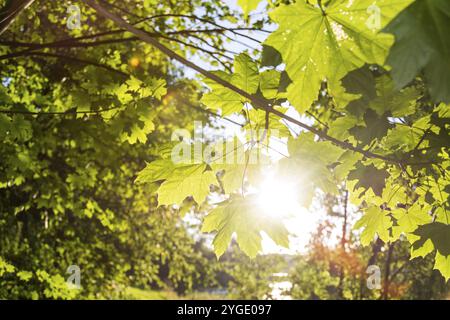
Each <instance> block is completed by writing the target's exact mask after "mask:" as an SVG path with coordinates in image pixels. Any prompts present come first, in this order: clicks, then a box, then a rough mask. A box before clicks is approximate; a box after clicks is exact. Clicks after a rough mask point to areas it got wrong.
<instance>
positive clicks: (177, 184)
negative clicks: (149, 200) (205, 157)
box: [157, 164, 216, 205]
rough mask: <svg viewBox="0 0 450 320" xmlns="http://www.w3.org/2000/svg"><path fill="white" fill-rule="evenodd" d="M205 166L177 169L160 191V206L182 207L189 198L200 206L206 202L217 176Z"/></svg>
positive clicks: (196, 165)
mask: <svg viewBox="0 0 450 320" xmlns="http://www.w3.org/2000/svg"><path fill="white" fill-rule="evenodd" d="M206 169H207V168H206V165H205V164H193V165H186V166H180V167H176V168H175V169H174V170H173V173H172V175H171V176H170V177H169V178H168V179H167V180H166V181H164V182H163V183H162V184H161V186H160V187H159V189H158V191H157V192H158V204H159V205H170V204H177V205H180V204H181V203H182V202H183V200H184V199H186V197H188V196H192V197H193V198H194V200H195V202H197V203H198V204H201V203H203V201H205V199H206V196H207V195H208V194H209V187H210V185H212V184H214V183H215V182H216V175H215V174H214V172H212V171H211V170H206Z"/></svg>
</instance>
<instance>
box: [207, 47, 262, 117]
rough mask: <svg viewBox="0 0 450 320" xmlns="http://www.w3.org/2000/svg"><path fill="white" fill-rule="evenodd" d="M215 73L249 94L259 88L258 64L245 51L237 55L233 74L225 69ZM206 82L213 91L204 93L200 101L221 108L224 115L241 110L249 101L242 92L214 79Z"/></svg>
mask: <svg viewBox="0 0 450 320" xmlns="http://www.w3.org/2000/svg"><path fill="white" fill-rule="evenodd" d="M214 73H215V74H216V75H217V76H219V77H221V78H222V79H224V80H225V81H227V82H229V83H231V84H233V85H235V86H236V87H238V88H240V89H242V90H244V91H245V92H247V93H249V94H254V93H256V91H257V90H258V86H259V74H258V66H257V64H256V62H255V61H253V60H252V59H251V58H250V57H249V56H248V55H247V54H245V53H241V54H240V55H238V56H237V57H236V59H235V61H234V73H233V74H232V75H229V74H227V73H225V72H223V71H215V72H214ZM204 82H205V83H206V84H207V85H208V87H209V88H210V89H211V91H210V92H208V93H206V94H204V95H203V97H202V99H201V100H200V101H201V102H202V103H203V104H204V105H206V106H207V107H208V108H209V109H212V110H221V111H222V115H223V116H226V115H230V114H232V113H236V112H240V111H241V110H242V107H243V104H244V103H245V102H247V100H246V99H245V98H244V97H242V96H241V95H240V94H238V93H236V92H234V91H232V90H230V89H228V88H226V87H224V86H222V85H220V84H218V83H216V82H214V81H212V80H209V79H205V80H204Z"/></svg>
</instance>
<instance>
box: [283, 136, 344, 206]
mask: <svg viewBox="0 0 450 320" xmlns="http://www.w3.org/2000/svg"><path fill="white" fill-rule="evenodd" d="M288 151H289V155H290V157H289V158H284V159H282V160H280V166H279V170H280V173H279V174H280V176H282V177H285V178H286V179H288V180H293V179H294V180H296V182H297V183H298V184H299V188H300V189H301V190H302V193H303V197H302V198H304V203H305V204H306V205H307V204H309V203H310V201H311V197H312V195H313V192H314V189H315V188H320V189H321V190H322V191H324V192H328V193H333V194H335V193H336V192H337V187H336V181H335V179H334V176H333V174H332V171H331V169H330V166H331V165H332V164H334V163H337V162H338V160H339V158H340V156H341V155H342V153H343V150H342V149H340V148H338V147H336V146H334V145H333V144H332V143H330V142H328V141H316V140H315V139H314V135H313V134H310V133H304V134H301V135H300V136H299V137H298V138H297V139H293V138H291V139H289V140H288ZM306 195H307V197H306Z"/></svg>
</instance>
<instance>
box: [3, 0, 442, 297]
mask: <svg viewBox="0 0 450 320" xmlns="http://www.w3.org/2000/svg"><path fill="white" fill-rule="evenodd" d="M9 3H10V2H8V4H9ZM113 3H114V4H117V6H112V7H111V8H109V7H108V10H109V9H111V10H112V11H113V12H115V13H117V10H120V7H123V8H127V10H128V7H130V10H131V11H132V12H133V16H138V17H139V16H142V17H152V18H151V19H150V20H151V21H147V22H146V24H143V23H139V24H135V25H138V26H139V27H140V28H143V30H146V31H149V32H151V33H152V34H153V35H154V39H158V41H160V42H161V45H164V46H166V47H167V48H168V50H171V51H173V53H172V54H170V55H169V56H170V57H171V58H173V57H177V56H176V55H175V53H177V54H179V55H180V56H183V57H184V58H186V59H189V60H192V61H194V62H192V63H197V61H200V60H203V62H206V64H208V65H210V66H217V65H219V64H218V63H219V62H220V65H221V66H222V68H220V69H218V70H215V71H211V73H212V74H213V75H215V76H216V77H219V78H221V79H222V80H223V81H225V82H227V83H229V84H230V85H229V86H226V85H224V84H223V83H221V84H220V83H216V82H215V81H213V80H212V79H211V78H214V77H211V74H210V73H208V72H207V71H202V75H203V78H202V79H201V81H199V82H197V81H196V80H193V79H191V78H190V79H186V77H185V75H184V71H185V70H184V69H183V68H180V67H179V65H175V66H173V65H172V64H170V61H169V59H167V57H166V56H165V55H164V54H163V53H161V52H160V51H158V50H157V49H156V48H154V47H152V46H149V45H141V42H140V41H137V39H136V38H132V37H129V36H130V34H129V33H126V32H121V31H117V32H116V31H114V32H112V33H106V34H104V32H105V30H112V29H113V28H114V27H113V23H112V22H111V21H109V20H108V19H100V18H99V16H98V15H99V13H98V12H96V11H95V10H93V9H92V8H88V7H83V18H82V19H83V23H82V27H81V28H80V29H78V30H77V29H74V30H70V29H68V28H66V27H65V23H66V20H67V17H66V8H65V7H64V6H61V5H60V3H58V2H48V1H47V2H45V1H36V2H35V5H34V6H32V7H31V8H30V9H29V11H28V14H27V15H24V14H20V15H17V16H16V17H15V23H14V24H13V25H11V27H10V28H9V29H8V30H6V31H5V33H3V34H2V41H3V38H4V39H5V40H4V43H2V45H1V46H0V60H1V61H2V64H1V65H0V79H1V84H0V138H1V141H2V142H1V144H0V157H1V159H2V161H1V163H0V190H1V192H0V212H1V213H0V234H1V237H0V278H1V281H2V288H0V298H3V297H9V298H33V299H38V298H53V299H66V298H75V297H77V298H78V297H82V298H94V297H95V298H104V297H106V298H112V297H117V296H120V295H121V294H122V293H123V291H124V290H125V288H127V287H129V286H137V287H140V288H146V287H153V288H164V287H165V286H166V285H167V284H168V285H169V286H171V287H172V288H173V289H174V290H175V291H177V293H179V294H184V293H186V292H189V291H191V290H193V289H195V288H194V287H195V284H196V283H202V284H205V285H206V284H211V283H212V282H214V281H213V280H212V278H213V277H212V276H211V274H212V273H213V272H214V271H213V270H212V267H210V263H211V260H212V259H211V256H210V252H208V250H207V249H205V248H203V246H202V244H199V243H198V242H195V241H193V240H192V238H191V237H190V236H189V235H188V231H187V228H188V227H186V226H185V225H183V223H180V216H184V215H185V214H186V213H187V212H189V213H191V212H194V213H197V214H198V213H199V212H201V213H205V214H206V215H205V217H204V218H203V225H202V227H201V230H202V231H203V232H206V233H209V232H215V233H216V234H215V236H214V240H213V246H214V251H215V254H216V256H217V257H220V256H222V255H223V254H224V253H225V252H226V251H227V248H228V247H229V243H230V242H232V239H233V237H234V236H235V239H236V242H237V244H238V246H239V247H240V249H241V250H242V251H243V252H244V253H245V254H247V255H248V256H250V257H253V258H254V257H256V259H258V257H257V255H258V253H260V252H261V248H262V247H261V232H265V233H266V234H267V235H268V236H269V237H271V238H272V239H273V240H274V241H275V242H276V243H278V244H280V245H283V246H288V244H289V241H288V233H287V230H286V228H285V226H284V224H283V219H282V218H283V217H281V216H280V217H277V218H274V217H273V216H270V215H267V214H263V211H264V210H262V208H261V207H260V206H259V205H258V204H257V200H256V199H257V197H258V195H257V193H258V187H259V186H260V184H261V181H263V180H264V179H265V178H266V177H267V176H268V172H269V171H270V172H272V173H274V175H275V176H276V178H279V179H280V181H285V182H286V184H288V183H289V185H290V186H292V188H295V192H296V193H297V194H300V197H299V198H301V199H300V200H301V201H300V203H299V205H302V206H303V207H305V208H308V207H310V205H311V203H313V200H314V197H315V196H317V195H318V194H327V195H330V196H331V195H336V194H338V193H339V191H340V190H341V189H342V188H345V189H346V190H348V191H349V195H348V198H349V200H350V202H351V203H352V204H353V205H354V206H356V207H357V208H359V210H360V211H361V212H360V215H361V217H360V219H359V221H358V222H356V224H355V225H354V228H355V229H356V230H360V229H363V230H361V232H360V238H359V241H358V243H361V244H362V245H365V246H367V245H369V244H370V243H371V242H372V240H375V242H374V246H376V245H377V244H379V243H382V245H386V246H387V248H390V249H392V248H393V246H394V244H395V243H397V241H398V240H399V239H403V238H405V239H407V243H408V244H409V247H410V250H411V252H410V257H411V258H416V257H419V256H420V257H427V256H428V255H429V254H431V253H432V254H433V256H434V261H433V263H434V268H436V269H437V270H439V272H440V273H441V274H442V275H443V276H444V278H445V279H446V280H448V279H449V278H450V252H449V248H450V247H449V245H450V240H449V238H448V235H449V234H450V233H449V229H448V226H449V223H450V215H449V213H448V212H449V210H450V207H449V203H450V176H449V174H448V172H449V170H450V158H449V154H450V144H449V141H450V111H449V110H450V108H449V105H448V103H449V102H450V91H449V88H450V85H449V84H450V78H449V77H450V64H449V61H450V51H449V50H450V43H449V40H448V39H449V37H447V34H448V33H449V32H450V24H449V21H450V19H449V17H450V6H449V4H448V1H444V0H436V1H431V0H416V1H413V0H379V1H376V3H374V2H373V1H372V0H361V1H347V0H329V1H306V0H298V1H295V2H293V3H290V1H287V2H286V1H272V2H269V4H268V5H269V6H270V7H274V9H273V10H272V11H271V12H270V13H269V17H265V18H262V19H261V20H258V21H257V22H254V23H253V22H251V21H252V19H248V15H249V13H250V12H251V11H252V10H254V9H255V8H256V7H257V5H258V3H259V1H239V5H240V6H241V7H242V9H243V11H244V17H245V20H246V21H245V23H246V25H248V26H249V28H250V29H252V28H255V29H264V27H265V26H267V24H268V23H276V24H277V25H278V29H276V30H275V31H274V32H271V34H270V35H269V36H268V38H267V39H266V40H265V41H263V43H262V50H259V49H255V50H250V51H248V52H244V53H240V54H237V55H236V56H235V57H234V59H233V58H232V57H228V59H229V60H231V61H233V60H234V61H233V63H230V62H229V61H228V60H226V59H227V58H226V57H227V54H229V53H230V51H229V50H225V49H226V48H227V47H226V45H227V43H226V41H227V40H226V39H227V35H224V33H225V31H226V32H232V31H230V30H225V29H222V30H219V32H217V31H213V30H212V29H211V30H209V29H208V30H207V29H202V30H195V28H197V27H198V22H199V21H201V22H202V23H203V24H206V25H208V27H212V26H214V28H218V29H220V24H219V22H220V23H222V22H224V23H225V22H226V23H227V24H229V23H231V24H233V23H235V22H236V20H237V19H239V18H242V15H241V14H239V13H236V12H234V11H232V10H230V9H229V8H228V7H226V6H223V5H222V4H221V2H220V1H207V2H205V1H200V0H190V1H187V2H182V3H178V2H175V1H169V2H168V3H163V4H160V3H157V2H156V1H144V3H143V4H139V5H136V4H135V3H133V2H132V1H114V2H113ZM5 8H6V7H5ZM5 8H2V11H1V12H0V13H3V14H4V12H5V10H6V9H5ZM112 8H114V10H113V9H112ZM369 9H370V10H369ZM375 9H376V10H375ZM373 10H375V11H374V12H375V14H376V13H377V10H378V11H379V14H380V16H379V17H377V16H376V15H375V17H374V16H372V14H373ZM167 12H171V14H173V15H170V14H169V15H167ZM198 12H203V14H204V16H202V17H196V16H193V15H195V14H197V13H198ZM121 14H123V12H122V13H121ZM378 18H379V20H380V21H379V22H380V23H379V24H377V22H378V21H377V19H378ZM373 19H375V20H373ZM218 21H219V22H218ZM133 23H134V22H133ZM49 26H51V27H49ZM241 29H242V28H241ZM239 31H242V30H239ZM100 32H101V33H102V36H106V37H105V38H104V40H105V41H104V42H101V43H97V42H96V41H97V37H100V36H98V35H95V36H92V37H90V36H88V37H87V38H86V36H87V34H95V33H100ZM235 32H236V31H235ZM191 33H193V34H194V35H193V36H192V34H191ZM81 36H82V38H77V37H81ZM195 37H197V38H195ZM241 37H243V36H242V35H241ZM248 37H250V38H251V36H247V38H246V39H248ZM199 38H200V40H199ZM244 38H245V36H244ZM17 39H20V42H19V40H17ZM62 39H66V40H64V41H62V42H61V41H60V40H62ZM102 39H103V38H102ZM186 39H187V40H188V41H191V42H188V43H185V42H184V41H185V40H186ZM192 39H197V40H195V41H200V42H202V43H203V44H205V45H206V46H208V48H215V49H217V50H218V52H214V53H211V52H210V53H209V54H208V50H205V49H204V48H200V47H198V43H197V42H195V41H193V40H192ZM16 41H17V42H16ZM47 43H51V44H50V45H47ZM30 44H31V45H30ZM36 46H37V47H36ZM23 47H25V48H28V49H24V50H23V51H20V50H21V49H20V48H22V49H23ZM222 49H223V50H222ZM205 54H206V55H205ZM219 56H220V57H221V58H224V59H225V60H220V59H219V58H218V57H219ZM230 58H231V59H230ZM10 60H11V61H12V62H10ZM217 60H219V62H218V61H217ZM3 61H5V62H3ZM178 61H182V62H183V61H184V60H183V59H181V58H178ZM184 63H186V62H184ZM199 68H200V67H199V66H197V67H196V68H195V69H197V70H199ZM201 84H205V85H206V87H207V90H206V91H205V92H204V93H203V95H202V97H201V98H200V93H201V91H202V88H201ZM233 86H234V87H237V88H238V89H240V90H242V91H244V92H245V93H246V94H248V96H246V97H243V96H241V95H240V94H239V93H238V92H236V91H239V90H236V91H235V90H233V88H232V87H233ZM205 106H206V110H205V108H204V107H205ZM211 112H212V113H213V115H214V116H217V117H220V116H222V117H227V120H228V121H234V120H233V119H239V120H242V129H243V130H252V132H251V133H250V134H249V135H248V136H249V138H250V141H248V142H241V141H237V140H238V139H233V140H232V142H233V148H234V150H233V151H239V152H240V153H241V155H242V157H241V159H238V160H243V161H237V159H233V161H231V162H230V161H221V160H223V158H226V155H225V154H221V155H220V156H219V157H217V158H215V157H214V156H212V159H202V160H200V161H197V160H198V159H196V156H197V154H196V146H197V145H198V144H202V143H205V142H211V141H207V140H208V139H209V137H204V138H202V139H201V141H196V140H195V139H193V140H192V139H186V140H183V141H179V142H177V141H172V142H168V141H169V140H171V139H172V138H173V137H171V133H172V132H173V131H174V130H175V129H178V128H186V129H188V130H190V129H192V125H191V123H192V121H193V120H204V121H205V122H208V126H209V128H215V127H217V126H219V125H218V124H217V122H215V121H211V118H210V117H209V116H210V115H211ZM292 114H295V115H294V116H291V115H292ZM299 127H300V128H301V130H300V132H299V131H298V129H299ZM273 139H278V140H281V142H282V143H287V146H286V149H287V150H286V152H287V154H284V151H283V152H280V151H279V150H276V152H277V153H278V154H279V155H281V157H282V158H281V160H279V161H267V160H268V159H269V158H270V156H271V155H273V152H274V151H273V146H272V145H271V141H273ZM172 140H173V139H172ZM212 140H213V141H212V142H213V143H214V144H215V145H217V146H218V147H219V148H220V146H221V145H222V142H223V141H219V140H218V139H217V140H216V139H214V138H213V139H212ZM180 147H181V148H182V150H189V151H191V154H190V155H189V157H188V158H187V160H188V161H186V162H174V161H173V158H172V156H173V151H174V150H178V149H177V148H180ZM192 149H194V154H193V156H192ZM270 150H272V151H270ZM202 151H204V150H202ZM255 155H256V157H257V161H251V160H252V159H253V156H255ZM190 160H195V161H193V162H190ZM138 172H139V173H138ZM133 181H135V182H136V184H133ZM255 190H256V191H255ZM215 199H220V200H219V201H220V203H219V204H214V203H213V202H216V201H213V200H215ZM199 218H202V217H198V216H197V217H196V219H199ZM199 220H200V219H199ZM180 225H181V226H180ZM197 229H199V228H197ZM196 231H198V230H196ZM196 246H199V247H196ZM194 247H195V249H193V248H194ZM405 247H407V246H406V245H405ZM391 251H392V250H391ZM391 253H392V252H391ZM430 256H431V255H430ZM426 259H430V258H428V257H427V258H426ZM105 261H107V262H106V263H105ZM426 261H428V260H426ZM71 264H77V265H80V267H81V268H82V270H83V274H89V277H88V278H87V279H86V280H85V282H84V283H83V285H82V289H81V291H79V292H78V291H71V290H67V286H66V285H65V279H64V277H63V276H62V275H64V274H65V271H66V269H67V266H68V265H71ZM250 264H251V262H250ZM99 266H100V267H99ZM318 266H319V269H321V268H322V269H327V268H328V269H330V266H329V262H328V261H327V262H326V263H325V264H323V265H322V264H321V263H319V264H318ZM303 269H305V270H303ZM299 272H300V271H299ZM303 272H304V274H305V275H306V276H308V277H310V276H311V277H312V278H313V279H314V281H312V282H327V283H331V284H332V286H339V285H336V284H335V282H336V281H341V279H338V278H337V277H336V274H335V273H333V272H331V271H330V270H325V271H323V272H319V273H317V274H314V272H313V271H312V270H309V269H307V268H306V266H302V271H301V273H302V275H303ZM235 278H237V276H236V277H235ZM297 280H298V281H301V279H297ZM297 280H296V281H297ZM252 281H253V280H252ZM340 283H341V284H342V281H341V282H340ZM312 286H313V287H314V288H310V287H309V284H308V285H305V288H306V289H305V290H306V291H302V289H298V290H299V291H298V296H300V297H307V296H314V297H318V298H330V297H333V296H335V292H331V291H329V290H327V289H326V288H320V289H319V290H316V288H315V285H314V284H312ZM259 287H260V286H259V281H256V282H254V283H253V285H252V288H253V289H254V290H252V291H258V292H257V293H255V294H252V297H258V298H260V297H262V294H261V292H259V289H258V288H259ZM113 288H115V289H113ZM341 289H342V286H341ZM341 296H342V294H341ZM344 296H345V295H344ZM349 296H351V297H353V296H355V295H354V294H353V293H351V294H349Z"/></svg>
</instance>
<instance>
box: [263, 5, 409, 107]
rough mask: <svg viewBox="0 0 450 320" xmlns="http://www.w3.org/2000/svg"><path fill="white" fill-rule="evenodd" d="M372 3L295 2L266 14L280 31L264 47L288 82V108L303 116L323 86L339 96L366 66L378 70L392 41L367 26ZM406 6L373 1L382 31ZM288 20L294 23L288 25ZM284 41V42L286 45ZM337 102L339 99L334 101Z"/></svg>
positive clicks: (390, 38)
mask: <svg viewBox="0 0 450 320" xmlns="http://www.w3.org/2000/svg"><path fill="white" fill-rule="evenodd" d="M372 3H373V1H371V0H364V1H354V2H350V3H349V2H348V1H344V0H340V1H329V2H328V3H327V5H326V7H319V6H318V5H315V6H313V5H311V4H309V3H308V2H307V1H304V0H302V1H297V2H296V3H295V4H293V5H282V6H280V7H279V8H277V9H275V10H274V11H273V12H272V13H271V18H272V19H273V21H275V22H276V23H278V25H279V28H278V30H277V31H275V32H274V33H273V34H272V35H271V36H270V37H269V38H268V40H267V41H266V44H268V45H270V46H272V47H274V48H275V49H276V50H278V51H279V52H280V53H281V56H282V57H283V61H284V62H285V63H286V71H287V72H288V74H289V76H290V77H291V79H292V80H293V84H292V85H291V86H290V87H289V89H288V99H289V101H290V103H291V104H292V105H293V106H294V107H295V108H296V109H297V110H298V111H300V112H304V111H305V110H306V109H307V108H308V107H309V106H310V105H311V104H312V102H313V101H314V100H315V99H316V97H317V95H318V92H319V89H320V87H321V83H322V81H324V80H327V82H328V86H329V88H330V91H331V92H337V93H339V92H341V88H340V80H341V79H342V78H343V77H344V76H345V75H346V74H347V73H348V72H350V71H352V70H355V69H358V68H359V67H361V66H363V65H364V64H365V63H371V64H374V63H377V64H379V65H383V64H384V62H385V59H386V55H387V53H388V50H389V48H390V46H391V44H392V37H390V36H388V35H386V34H379V33H377V32H374V31H373V30H371V29H370V28H368V27H367V26H366V22H367V20H368V18H369V15H368V14H366V13H365V12H366V10H367V8H368V7H369V6H370V5H371V4H372ZM409 3H411V1H410V0H406V1H405V0H398V1H389V0H385V1H378V2H377V6H378V7H379V8H380V10H381V12H382V13H383V14H382V19H381V26H385V25H386V24H387V23H389V22H390V21H391V20H392V19H393V18H394V17H395V15H396V14H397V13H398V12H400V11H401V10H402V9H403V8H405V7H406V6H407V5H408V4H409ZM293 20H295V21H297V23H293ZM287 38H289V41H287ZM335 98H336V99H338V98H339V96H336V97H335Z"/></svg>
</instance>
